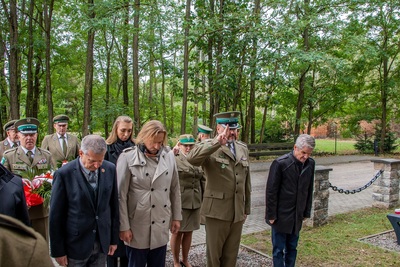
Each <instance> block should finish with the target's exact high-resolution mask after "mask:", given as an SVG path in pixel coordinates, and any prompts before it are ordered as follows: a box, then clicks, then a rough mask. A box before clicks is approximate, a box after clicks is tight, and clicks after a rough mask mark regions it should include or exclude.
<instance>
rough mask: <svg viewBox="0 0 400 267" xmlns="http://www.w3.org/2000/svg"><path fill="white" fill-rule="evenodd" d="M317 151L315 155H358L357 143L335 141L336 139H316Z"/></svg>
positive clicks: (352, 141)
mask: <svg viewBox="0 0 400 267" xmlns="http://www.w3.org/2000/svg"><path fill="white" fill-rule="evenodd" d="M315 143H316V144H315V150H314V153H316V154H318V153H329V154H334V153H335V144H336V153H337V154H338V155H350V154H357V153H358V151H357V150H356V149H355V148H354V144H355V143H356V141H354V140H336V141H335V140H334V139H315Z"/></svg>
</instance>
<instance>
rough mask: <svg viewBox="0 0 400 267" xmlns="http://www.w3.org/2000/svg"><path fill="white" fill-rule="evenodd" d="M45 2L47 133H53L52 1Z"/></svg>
mask: <svg viewBox="0 0 400 267" xmlns="http://www.w3.org/2000/svg"><path fill="white" fill-rule="evenodd" d="M49 1H50V3H49V4H48V1H45V3H44V25H45V40H46V96H47V117H48V122H47V132H48V133H49V134H51V133H53V129H54V128H53V116H54V111H53V91H52V87H51V67H50V62H51V19H52V16H53V6H54V0H49Z"/></svg>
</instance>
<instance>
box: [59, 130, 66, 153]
mask: <svg viewBox="0 0 400 267" xmlns="http://www.w3.org/2000/svg"><path fill="white" fill-rule="evenodd" d="M60 138H61V142H62V144H63V153H64V157H66V156H67V142H66V141H65V135H62V136H61V137H60Z"/></svg>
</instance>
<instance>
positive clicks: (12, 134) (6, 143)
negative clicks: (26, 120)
mask: <svg viewBox="0 0 400 267" xmlns="http://www.w3.org/2000/svg"><path fill="white" fill-rule="evenodd" d="M16 121H17V120H11V121H9V122H7V123H6V124H4V127H3V129H4V132H6V133H7V138H6V139H4V140H3V141H1V142H0V158H1V157H2V156H3V153H4V151H6V150H7V149H10V148H13V147H17V146H19V141H18V135H17V131H16V130H15V127H14V123H15V122H16Z"/></svg>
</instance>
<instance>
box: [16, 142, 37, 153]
mask: <svg viewBox="0 0 400 267" xmlns="http://www.w3.org/2000/svg"><path fill="white" fill-rule="evenodd" d="M12 147H13V148H14V147H18V144H17V143H14V144H13V146H12ZM31 152H32V151H31Z"/></svg>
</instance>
